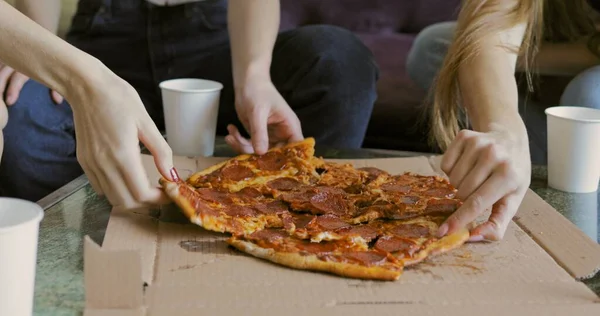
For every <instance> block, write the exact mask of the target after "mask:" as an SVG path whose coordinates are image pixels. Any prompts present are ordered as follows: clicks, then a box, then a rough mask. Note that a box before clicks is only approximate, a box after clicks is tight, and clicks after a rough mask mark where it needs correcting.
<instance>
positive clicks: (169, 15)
mask: <svg viewBox="0 0 600 316" xmlns="http://www.w3.org/2000/svg"><path fill="white" fill-rule="evenodd" d="M67 40H68V41H69V42H70V43H71V44H73V45H74V46H76V47H78V48H80V49H81V50H83V51H85V52H87V53H89V54H91V55H93V56H95V57H96V58H98V59H99V60H100V61H102V62H103V63H104V64H105V65H106V66H107V67H109V68H110V69H111V70H112V71H114V72H115V73H116V74H117V75H118V76H120V77H121V78H123V79H125V80H126V81H127V82H129V83H130V84H131V85H132V86H133V87H134V88H135V89H136V90H137V92H138V93H139V95H140V97H141V99H142V101H143V102H144V105H145V106H146V109H147V110H148V112H149V113H150V116H151V117H152V118H153V120H154V121H155V123H156V124H157V126H158V127H159V128H160V129H163V126H164V120H163V113H162V104H161V103H162V102H161V95H160V90H159V88H158V83H159V82H161V81H163V80H166V79H171V78H182V77H189V78H204V79H211V80H215V81H219V82H221V83H222V84H223V85H224V89H223V91H222V95H221V104H220V107H219V117H218V125H217V133H218V134H219V135H225V134H227V130H226V126H227V124H230V123H231V124H236V125H237V126H238V127H239V128H240V129H242V126H241V124H240V122H239V120H238V118H237V114H236V112H235V108H234V91H233V79H232V69H231V53H230V45H229V37H228V31H227V1H225V0H205V1H200V2H196V3H190V4H184V5H179V6H173V7H158V6H154V5H152V4H149V3H148V2H146V1H144V0H112V1H111V0H82V1H79V4H78V8H77V13H76V14H75V16H74V17H73V21H72V25H71V29H70V31H69V32H68V34H67ZM271 78H272V80H273V83H274V85H275V87H276V88H277V89H278V91H279V92H280V93H281V95H282V96H283V97H284V99H285V100H286V101H287V102H288V104H289V105H290V106H291V107H292V109H293V110H294V111H295V112H296V114H297V115H298V117H299V118H300V121H301V123H302V130H303V133H304V136H306V137H309V136H312V137H315V138H316V140H317V144H320V145H328V146H333V147H338V148H357V147H360V146H361V144H362V141H363V138H364V135H365V132H366V128H367V124H368V122H369V118H370V115H371V111H372V107H373V104H374V102H375V99H376V96H377V95H376V88H375V85H376V81H377V78H378V70H377V66H376V64H375V62H374V59H373V56H372V54H371V52H370V51H369V50H368V49H367V48H366V46H365V45H363V44H362V42H361V41H360V40H359V39H358V38H357V37H355V36H354V35H353V34H352V33H350V32H349V31H346V30H344V29H341V28H338V27H334V26H322V25H315V26H305V27H300V28H297V29H294V30H290V31H285V32H281V33H280V34H279V36H278V37H277V41H276V44H275V48H274V51H273V60H272V65H271ZM24 92H25V93H22V94H21V97H20V99H19V101H18V102H17V104H16V105H15V106H12V107H10V108H9V117H10V119H9V123H8V126H7V127H6V128H5V130H4V134H5V154H4V157H3V160H2V165H0V174H1V181H0V186H1V187H2V189H3V191H4V194H5V195H10V196H17V197H21V198H26V199H30V200H36V199H39V198H41V197H43V196H44V195H46V194H48V193H50V192H52V191H53V190H55V189H57V188H58V187H60V186H61V185H63V184H65V183H66V182H68V181H70V180H72V179H73V178H74V177H76V176H77V175H79V174H81V168H80V166H79V164H78V163H77V160H76V157H75V146H76V143H75V139H74V129H73V118H72V113H71V111H70V109H69V107H68V104H66V103H65V104H63V105H61V106H59V107H57V106H54V105H52V101H51V100H50V98H49V96H48V93H47V92H48V91H47V88H44V87H43V86H41V85H39V84H37V83H35V82H29V83H27V85H26V87H25V89H24ZM106 93H110V91H106Z"/></svg>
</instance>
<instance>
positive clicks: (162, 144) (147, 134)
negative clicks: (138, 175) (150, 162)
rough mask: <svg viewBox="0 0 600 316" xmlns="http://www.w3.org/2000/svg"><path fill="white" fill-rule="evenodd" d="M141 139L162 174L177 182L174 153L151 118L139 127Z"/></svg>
mask: <svg viewBox="0 0 600 316" xmlns="http://www.w3.org/2000/svg"><path fill="white" fill-rule="evenodd" d="M138 132H139V139H140V141H141V142H142V144H144V146H146V148H148V150H149V151H150V153H151V154H152V156H153V157H154V163H155V164H156V168H157V169H158V171H159V172H160V174H161V175H162V176H163V177H164V178H165V179H169V180H171V181H177V180H179V179H175V178H177V176H176V175H177V173H176V172H175V171H174V168H173V151H172V150H171V147H169V144H167V141H166V140H165V139H164V138H163V136H162V135H161V134H160V132H159V131H158V128H156V125H155V124H154V122H152V120H151V119H150V118H147V119H145V120H144V121H143V122H141V124H140V127H139V130H138Z"/></svg>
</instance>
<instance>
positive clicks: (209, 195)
mask: <svg viewBox="0 0 600 316" xmlns="http://www.w3.org/2000/svg"><path fill="white" fill-rule="evenodd" d="M196 192H197V193H198V196H199V197H200V198H201V199H203V200H205V201H208V202H217V203H226V202H230V201H231V198H230V197H229V196H227V193H225V192H221V191H217V190H215V189H208V188H200V189H196Z"/></svg>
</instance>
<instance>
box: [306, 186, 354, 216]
mask: <svg viewBox="0 0 600 316" xmlns="http://www.w3.org/2000/svg"><path fill="white" fill-rule="evenodd" d="M310 204H311V205H312V206H314V207H315V208H316V209H317V210H319V211H321V212H322V213H323V214H330V213H335V214H343V213H346V212H347V211H348V203H346V201H345V200H344V198H343V196H342V195H340V194H335V193H332V191H329V190H322V191H320V192H318V193H317V194H315V195H313V196H312V197H311V199H310Z"/></svg>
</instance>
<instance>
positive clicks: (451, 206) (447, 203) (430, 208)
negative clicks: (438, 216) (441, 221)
mask: <svg viewBox="0 0 600 316" xmlns="http://www.w3.org/2000/svg"><path fill="white" fill-rule="evenodd" d="M461 204H462V202H461V201H459V200H453V199H439V200H438V199H430V200H429V201H427V208H426V210H427V212H429V213H452V212H454V211H456V210H457V209H458V208H459V207H460V205H461Z"/></svg>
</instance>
